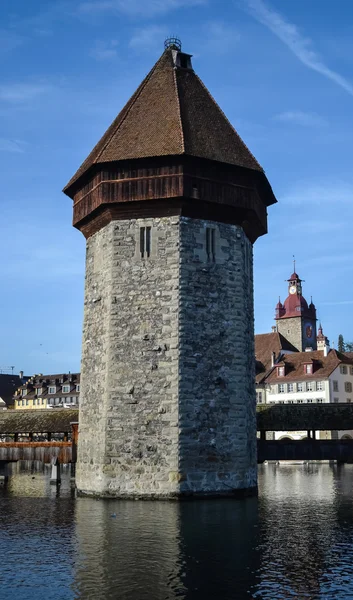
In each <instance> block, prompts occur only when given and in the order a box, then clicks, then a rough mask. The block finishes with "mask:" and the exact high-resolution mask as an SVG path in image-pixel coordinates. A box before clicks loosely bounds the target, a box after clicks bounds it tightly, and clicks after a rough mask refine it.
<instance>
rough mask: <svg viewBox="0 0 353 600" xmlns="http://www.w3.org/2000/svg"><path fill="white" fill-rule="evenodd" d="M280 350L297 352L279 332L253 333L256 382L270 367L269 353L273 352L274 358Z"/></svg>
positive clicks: (258, 381)
mask: <svg viewBox="0 0 353 600" xmlns="http://www.w3.org/2000/svg"><path fill="white" fill-rule="evenodd" d="M281 351H284V352H297V350H296V348H295V347H294V346H293V345H292V344H291V343H290V342H288V340H286V338H285V337H283V335H282V334H281V333H277V332H273V333H260V334H258V335H255V356H256V382H257V383H260V381H261V380H262V379H263V378H264V377H265V375H266V373H268V371H269V370H270V369H271V355H272V352H274V353H275V357H276V359H277V358H278V357H279V354H280V352H281Z"/></svg>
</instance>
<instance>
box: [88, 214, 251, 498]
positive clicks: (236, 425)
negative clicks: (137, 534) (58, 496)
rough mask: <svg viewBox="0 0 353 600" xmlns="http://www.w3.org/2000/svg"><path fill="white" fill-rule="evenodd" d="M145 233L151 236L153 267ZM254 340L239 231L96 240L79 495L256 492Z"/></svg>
mask: <svg viewBox="0 0 353 600" xmlns="http://www.w3.org/2000/svg"><path fill="white" fill-rule="evenodd" d="M140 227H151V240H152V246H151V252H150V256H149V257H144V258H141V254H140ZM206 227H208V228H209V229H213V230H214V232H215V233H214V234H213V235H214V238H213V242H212V243H213V245H214V248H213V249H214V260H213V257H211V258H210V257H208V256H207V249H208V250H209V248H207V247H206V238H205V235H206ZM253 333H254V332H253V290H252V247H251V244H250V242H249V241H248V239H247V238H246V236H245V235H244V233H243V231H242V230H241V228H239V227H236V226H233V225H225V224H217V223H212V222H205V221H196V220H192V219H188V218H179V217H165V218H160V219H158V218H154V219H138V220H126V221H114V222H112V223H110V224H109V225H107V226H106V227H105V228H103V229H102V230H101V231H99V232H97V233H96V234H94V235H93V236H92V237H91V238H89V239H88V241H87V267H86V297H85V315H84V334H83V353H82V370H81V373H82V383H81V407H80V435H79V449H78V465H77V486H78V489H79V490H80V491H81V492H83V493H91V494H97V495H113V496H121V497H129V496H131V497H133V496H147V497H148V496H151V497H170V496H175V495H179V494H180V493H224V494H226V493H232V492H233V491H234V490H241V489H244V488H251V489H252V490H254V489H256V438H255V435H256V422H255V390H254V385H253V381H254V360H253V356H254V348H253V343H254V335H253Z"/></svg>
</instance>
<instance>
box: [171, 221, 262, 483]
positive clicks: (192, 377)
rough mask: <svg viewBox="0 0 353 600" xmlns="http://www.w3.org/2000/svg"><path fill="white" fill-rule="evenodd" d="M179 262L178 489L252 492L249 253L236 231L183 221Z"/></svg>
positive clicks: (246, 242)
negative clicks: (211, 240) (211, 247)
mask: <svg viewBox="0 0 353 600" xmlns="http://www.w3.org/2000/svg"><path fill="white" fill-rule="evenodd" d="M206 227H208V228H212V229H214V231H215V235H214V237H215V256H214V260H212V257H211V260H209V259H208V257H207V254H206ZM180 256H181V264H180V324H179V332H180V340H179V345H180V358H179V361H180V362H179V373H180V382H179V412H180V417H179V419H180V441H179V448H180V459H179V460H180V473H181V476H182V483H181V490H182V491H185V492H188V491H193V492H202V491H203V492H212V491H221V492H223V493H226V492H227V491H230V490H233V489H242V488H248V487H255V486H256V484H257V473H256V471H257V465H256V440H255V436H254V431H255V430H256V415H255V409H256V401H255V389H254V379H255V373H254V323H253V279H252V246H251V244H250V242H249V240H248V239H247V237H246V236H245V234H244V233H243V231H242V229H241V228H240V227H236V226H235V225H227V224H220V223H215V222H210V221H199V220H192V219H186V218H183V219H181V235H180Z"/></svg>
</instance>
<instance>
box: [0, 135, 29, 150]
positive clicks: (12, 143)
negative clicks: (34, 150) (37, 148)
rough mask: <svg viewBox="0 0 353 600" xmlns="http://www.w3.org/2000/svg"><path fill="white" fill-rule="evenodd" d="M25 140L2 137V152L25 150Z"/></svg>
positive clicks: (0, 143) (0, 140)
mask: <svg viewBox="0 0 353 600" xmlns="http://www.w3.org/2000/svg"><path fill="white" fill-rule="evenodd" d="M24 145H25V144H24V142H21V140H7V139H5V138H0V152H24Z"/></svg>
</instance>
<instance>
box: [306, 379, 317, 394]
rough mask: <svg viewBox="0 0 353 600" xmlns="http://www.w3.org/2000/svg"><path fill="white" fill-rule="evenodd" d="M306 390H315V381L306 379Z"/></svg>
mask: <svg viewBox="0 0 353 600" xmlns="http://www.w3.org/2000/svg"><path fill="white" fill-rule="evenodd" d="M306 391H307V392H314V391H315V382H314V381H307V382H306Z"/></svg>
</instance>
